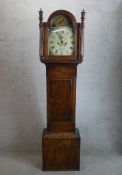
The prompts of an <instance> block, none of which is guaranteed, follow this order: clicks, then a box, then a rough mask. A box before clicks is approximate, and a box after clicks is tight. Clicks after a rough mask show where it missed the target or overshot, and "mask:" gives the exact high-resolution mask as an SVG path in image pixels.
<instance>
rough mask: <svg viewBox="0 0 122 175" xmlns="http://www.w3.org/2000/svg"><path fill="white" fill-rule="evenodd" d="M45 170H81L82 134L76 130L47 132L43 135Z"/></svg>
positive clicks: (45, 130)
mask: <svg viewBox="0 0 122 175" xmlns="http://www.w3.org/2000/svg"><path fill="white" fill-rule="evenodd" d="M42 151H43V157H42V159H43V167H42V169H43V171H57V170H60V171H61V170H62V171H63V170H80V135H79V132H78V129H75V132H47V129H44V131H43V136H42Z"/></svg>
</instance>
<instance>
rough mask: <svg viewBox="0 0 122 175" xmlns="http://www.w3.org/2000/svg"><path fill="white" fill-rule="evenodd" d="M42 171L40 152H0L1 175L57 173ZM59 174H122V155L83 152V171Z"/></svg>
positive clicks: (61, 174)
mask: <svg viewBox="0 0 122 175" xmlns="http://www.w3.org/2000/svg"><path fill="white" fill-rule="evenodd" d="M55 174H57V172H43V171H41V155H40V153H39V152H29V153H22V152H19V153H17V152H16V153H15V152H14V153H13V152H8V153H3V152H2V153H0V175H55ZM58 175H122V156H119V155H115V154H110V153H107V154H105V153H95V152H94V153H85V152H84V153H82V157H81V171H72V172H71V171H67V172H63V171H62V172H58Z"/></svg>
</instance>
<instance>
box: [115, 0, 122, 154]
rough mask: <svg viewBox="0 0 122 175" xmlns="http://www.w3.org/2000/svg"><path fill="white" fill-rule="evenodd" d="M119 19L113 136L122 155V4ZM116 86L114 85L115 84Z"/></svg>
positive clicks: (117, 21)
mask: <svg viewBox="0 0 122 175" xmlns="http://www.w3.org/2000/svg"><path fill="white" fill-rule="evenodd" d="M116 13H117V19H116V30H117V31H116V33H117V36H116V41H115V42H116V50H117V56H116V58H115V59H117V60H116V61H117V67H116V72H115V76H116V77H115V80H116V81H115V82H113V83H116V85H117V87H118V88H117V89H116V91H115V92H114V93H115V94H116V96H117V98H118V106H117V112H118V115H116V116H114V117H115V120H113V121H115V123H113V126H115V131H116V134H115V135H114V136H113V140H114V142H115V150H116V151H117V152H118V153H119V154H122V22H121V19H122V3H121V4H120V5H119V7H118V9H117V12H116ZM113 86H114V84H113Z"/></svg>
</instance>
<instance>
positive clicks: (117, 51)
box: [0, 0, 122, 153]
mask: <svg viewBox="0 0 122 175" xmlns="http://www.w3.org/2000/svg"><path fill="white" fill-rule="evenodd" d="M40 8H42V9H43V11H44V21H46V20H47V18H48V16H49V15H50V14H51V13H52V12H53V11H54V10H58V9H65V10H68V11H71V12H72V13H73V14H74V15H75V16H76V18H77V20H78V21H80V12H81V10H82V9H83V8H84V9H85V11H86V12H87V13H86V22H85V56H84V62H83V63H82V64H80V65H79V66H78V79H77V127H78V128H79V130H80V133H81V137H82V150H83V151H85V150H86V151H104V152H106V151H114V152H117V153H119V152H122V0H107V1H106V0H102V1H98V0H92V1H91V0H75V1H74V0H58V1H57V0H53V1H52V0H36V1H34V0H21V1H19V0H0V150H2V151H16V150H25V151H27V150H39V149H40V147H41V134H42V129H43V128H44V127H45V126H46V76H45V66H44V65H43V64H41V63H40V61H39V49H38V48H39V27H38V24H39V21H38V11H39V9H40Z"/></svg>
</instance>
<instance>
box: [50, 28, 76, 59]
mask: <svg viewBox="0 0 122 175" xmlns="http://www.w3.org/2000/svg"><path fill="white" fill-rule="evenodd" d="M48 54H49V55H60V56H63V55H67V56H68V55H74V33H73V31H72V28H71V27H69V26H64V27H52V28H50V29H49V36H48Z"/></svg>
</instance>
